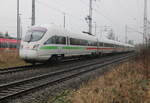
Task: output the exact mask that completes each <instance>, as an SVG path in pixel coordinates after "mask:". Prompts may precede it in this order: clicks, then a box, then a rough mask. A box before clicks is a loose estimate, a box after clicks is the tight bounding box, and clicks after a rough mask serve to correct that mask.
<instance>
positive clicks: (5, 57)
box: [0, 51, 27, 69]
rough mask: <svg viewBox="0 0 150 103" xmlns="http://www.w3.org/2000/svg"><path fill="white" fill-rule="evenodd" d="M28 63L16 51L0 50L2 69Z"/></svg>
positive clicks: (0, 67) (0, 65) (0, 66)
mask: <svg viewBox="0 0 150 103" xmlns="http://www.w3.org/2000/svg"><path fill="white" fill-rule="evenodd" d="M22 65H27V63H25V62H24V61H23V60H21V59H20V58H19V55H18V52H16V51H11V52H10V51H0V69H2V68H9V67H16V66H22Z"/></svg>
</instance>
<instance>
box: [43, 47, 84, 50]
mask: <svg viewBox="0 0 150 103" xmlns="http://www.w3.org/2000/svg"><path fill="white" fill-rule="evenodd" d="M40 49H47V50H49V49H59V47H58V46H44V47H41V48H40ZM62 49H76V50H80V49H85V48H84V47H70V46H64V47H62Z"/></svg>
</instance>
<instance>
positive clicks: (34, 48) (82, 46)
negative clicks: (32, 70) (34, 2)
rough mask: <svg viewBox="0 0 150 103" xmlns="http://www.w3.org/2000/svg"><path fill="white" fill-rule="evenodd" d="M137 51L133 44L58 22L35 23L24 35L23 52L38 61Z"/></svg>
mask: <svg viewBox="0 0 150 103" xmlns="http://www.w3.org/2000/svg"><path fill="white" fill-rule="evenodd" d="M133 50H134V46H133V45H129V44H124V43H121V42H117V41H113V40H108V39H99V38H98V37H96V36H92V35H88V34H84V33H81V34H78V33H71V32H69V31H67V30H65V29H63V28H61V27H58V26H54V25H49V26H44V25H43V26H42V25H40V26H39V25H37V26H32V27H31V28H30V29H29V30H28V31H27V33H26V35H25V36H24V37H23V39H22V41H21V45H20V50H19V53H20V57H21V58H22V59H23V60H25V61H27V62H31V63H35V62H43V61H48V60H57V59H58V58H63V57H68V56H80V55H100V54H105V53H120V52H130V51H133Z"/></svg>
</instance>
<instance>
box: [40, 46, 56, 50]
mask: <svg viewBox="0 0 150 103" xmlns="http://www.w3.org/2000/svg"><path fill="white" fill-rule="evenodd" d="M40 49H48V50H49V49H58V47H57V46H44V47H41V48H40Z"/></svg>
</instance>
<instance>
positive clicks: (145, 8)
mask: <svg viewBox="0 0 150 103" xmlns="http://www.w3.org/2000/svg"><path fill="white" fill-rule="evenodd" d="M143 25H144V29H143V43H146V46H147V0H144V24H143Z"/></svg>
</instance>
